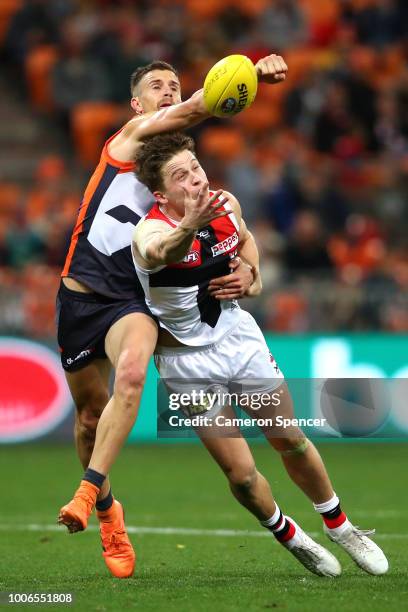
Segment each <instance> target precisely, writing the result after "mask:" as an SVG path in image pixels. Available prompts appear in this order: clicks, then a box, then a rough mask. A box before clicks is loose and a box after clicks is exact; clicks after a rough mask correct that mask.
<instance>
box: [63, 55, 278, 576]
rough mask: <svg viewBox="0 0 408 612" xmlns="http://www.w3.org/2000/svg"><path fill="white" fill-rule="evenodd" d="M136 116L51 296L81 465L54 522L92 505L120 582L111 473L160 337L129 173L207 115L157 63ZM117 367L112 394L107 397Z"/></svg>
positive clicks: (128, 569)
mask: <svg viewBox="0 0 408 612" xmlns="http://www.w3.org/2000/svg"><path fill="white" fill-rule="evenodd" d="M256 69H257V73H258V78H259V81H260V82H262V81H263V82H267V83H275V82H276V83H278V82H280V81H282V80H284V79H285V75H286V71H287V67H286V64H285V62H284V61H283V59H282V58H281V57H280V56H276V55H270V56H267V57H265V58H263V59H261V60H260V61H259V62H258V63H257V65H256ZM131 94H132V99H131V107H132V109H133V111H134V113H135V117H134V118H133V119H131V120H130V121H129V122H128V123H126V125H125V126H124V127H123V128H122V129H121V130H120V131H119V132H117V133H116V134H114V135H113V136H112V137H111V138H110V139H109V140H108V141H107V142H106V143H105V145H104V147H103V150H102V155H101V159H100V162H99V164H98V166H97V168H96V170H95V172H94V174H93V175H92V177H91V179H90V181H89V184H88V186H87V188H86V191H85V194H84V198H83V201H82V203H81V206H80V209H79V214H78V218H77V221H76V224H75V227H74V231H73V234H72V239H71V244H70V246H69V250H68V254H67V258H66V262H65V266H64V269H63V271H62V282H61V286H60V290H59V293H58V297H57V313H58V342H59V346H60V350H61V360H62V365H63V368H64V370H65V372H66V377H67V381H68V385H69V388H70V391H71V394H72V397H73V400H74V403H75V405H76V409H77V410H76V426H75V439H76V446H77V451H78V455H79V458H80V460H81V462H82V465H83V467H84V468H85V470H86V471H85V474H84V477H83V480H82V481H81V485H80V487H79V489H78V490H77V492H76V493H75V495H74V498H73V499H72V500H71V502H69V503H68V504H67V505H66V506H64V507H63V508H61V510H60V515H59V522H60V523H62V524H64V525H66V526H67V527H68V529H69V531H70V532H71V533H73V532H76V531H80V530H83V529H85V528H86V526H87V521H88V517H89V515H90V514H91V512H92V510H93V508H94V505H95V503H96V507H97V514H98V518H99V520H100V530H101V537H102V545H103V549H104V553H103V554H104V558H105V562H106V564H107V566H108V568H109V570H110V571H111V572H112V574H113V575H115V576H117V577H127V576H130V575H131V574H132V573H133V569H134V563H135V555H134V551H133V548H132V545H131V543H130V540H129V538H128V537H127V534H126V531H125V525H124V521H123V510H122V507H121V505H120V503H119V502H118V501H116V500H114V499H113V497H112V493H111V490H110V485H109V480H108V478H107V475H108V472H109V470H110V468H111V466H112V464H113V463H114V461H115V458H116V457H117V455H118V453H119V451H120V449H121V447H122V445H123V443H124V441H125V440H126V437H127V436H128V434H129V431H130V430H131V428H132V426H133V424H134V422H135V419H136V415H137V411H138V406H139V402H140V397H141V393H142V389H143V384H144V380H145V372H146V368H147V364H148V361H149V358H150V356H151V355H152V352H153V350H154V347H155V345H156V339H157V325H156V322H155V320H154V317H152V315H151V313H150V312H149V310H148V308H146V305H145V301H144V297H143V291H142V289H141V287H140V285H139V283H138V281H137V277H136V274H135V270H134V266H133V262H132V256H131V248H130V244H131V236H132V229H133V227H134V226H135V225H136V224H137V222H138V221H139V219H140V217H142V216H143V215H144V214H145V213H146V212H147V211H148V210H149V208H150V206H151V205H152V204H153V197H152V195H151V194H150V193H149V191H148V189H147V188H146V187H145V186H144V185H143V184H141V183H140V182H139V181H138V179H137V178H136V176H135V174H134V168H135V165H134V161H133V160H134V157H135V154H136V152H137V150H138V148H139V146H140V144H141V141H142V140H143V139H145V138H146V137H148V136H152V135H154V134H157V133H161V132H168V131H171V130H178V129H186V128H189V127H191V126H193V125H195V124H197V123H198V122H200V121H203V120H204V119H206V118H207V117H208V116H209V115H208V113H207V111H206V109H205V105H204V102H203V94H202V91H201V90H200V91H198V92H196V93H195V94H193V96H192V97H191V98H189V99H188V100H186V101H185V102H181V92H180V83H179V79H178V76H177V73H176V71H175V69H174V68H173V67H172V66H170V65H169V64H167V63H165V62H161V61H157V62H153V63H151V64H149V65H148V66H144V67H142V68H138V69H137V70H136V72H135V73H134V74H133V75H132V78H131ZM251 282H252V274H251V272H250V270H249V268H248V266H244V265H242V266H240V269H236V270H235V271H234V272H233V273H232V274H231V283H234V287H236V286H237V285H239V286H240V291H236V292H235V293H236V296H237V297H240V296H242V295H243V293H244V292H245V290H246V289H247V288H248V287H249V285H250V283H251ZM112 366H113V368H114V369H115V383H114V390H113V395H112V397H110V393H109V376H110V372H111V368H112Z"/></svg>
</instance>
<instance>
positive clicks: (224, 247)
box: [211, 232, 239, 257]
mask: <svg viewBox="0 0 408 612" xmlns="http://www.w3.org/2000/svg"><path fill="white" fill-rule="evenodd" d="M238 242H239V236H238V234H237V232H234V234H232V236H228V238H225V239H224V240H222V241H221V242H218V243H217V244H215V245H214V246H212V247H211V251H212V254H213V257H216V256H217V255H222V254H223V253H229V251H232V250H233V249H235V247H236V246H237V245H238Z"/></svg>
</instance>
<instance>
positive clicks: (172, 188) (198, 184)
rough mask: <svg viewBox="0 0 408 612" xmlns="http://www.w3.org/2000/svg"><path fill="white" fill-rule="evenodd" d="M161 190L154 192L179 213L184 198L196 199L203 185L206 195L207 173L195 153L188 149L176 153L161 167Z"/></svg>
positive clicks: (182, 211) (181, 209)
mask: <svg viewBox="0 0 408 612" xmlns="http://www.w3.org/2000/svg"><path fill="white" fill-rule="evenodd" d="M162 177H163V187H164V189H163V191H162V192H155V194H154V195H155V196H156V197H157V196H159V197H158V200H159V201H160V198H163V197H164V199H165V201H164V200H163V203H170V204H172V205H173V206H175V207H176V208H177V209H178V210H179V211H180V213H182V214H183V213H184V204H185V201H186V199H188V200H191V199H193V200H196V199H197V198H198V194H199V192H200V190H201V189H202V188H203V187H205V189H206V190H207V195H208V181H207V175H206V174H205V172H204V170H203V169H202V167H201V166H200V163H199V161H198V160H197V158H196V157H195V155H194V154H193V153H192V152H191V151H188V150H185V151H180V153H176V155H174V156H173V157H172V158H171V159H170V160H169V161H168V162H167V163H166V164H165V165H164V166H163V168H162Z"/></svg>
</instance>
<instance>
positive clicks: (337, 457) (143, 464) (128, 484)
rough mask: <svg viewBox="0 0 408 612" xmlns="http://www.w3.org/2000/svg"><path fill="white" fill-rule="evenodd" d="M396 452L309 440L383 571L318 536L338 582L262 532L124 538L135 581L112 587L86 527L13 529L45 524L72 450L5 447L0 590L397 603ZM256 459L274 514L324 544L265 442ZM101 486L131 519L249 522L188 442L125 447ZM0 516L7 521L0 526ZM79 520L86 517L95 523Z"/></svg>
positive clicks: (401, 550)
mask: <svg viewBox="0 0 408 612" xmlns="http://www.w3.org/2000/svg"><path fill="white" fill-rule="evenodd" d="M407 450H408V447H407V446H406V445H402V444H384V445H380V444H367V445H351V444H340V445H338V444H327V445H324V446H322V447H321V451H322V454H323V456H324V458H325V460H326V464H327V467H328V469H329V471H330V473H331V475H332V479H333V481H334V484H335V487H336V491H337V492H338V494H339V495H341V497H342V501H343V506H344V508H345V509H346V510H347V511H348V513H349V515H350V517H351V518H352V520H353V521H354V522H355V523H357V524H359V525H360V526H362V527H372V526H375V527H376V528H377V532H378V534H379V535H380V538H379V539H378V542H379V543H380V544H381V546H382V547H383V548H384V550H385V552H386V554H387V556H388V557H389V560H390V563H391V570H390V572H389V574H388V575H386V576H384V577H381V578H374V577H371V576H368V575H366V574H364V573H363V572H361V571H360V570H359V569H358V568H357V567H356V566H355V565H354V564H353V563H352V562H351V560H350V559H349V558H348V557H347V556H346V555H345V554H343V552H342V551H339V550H338V549H337V548H336V547H335V545H333V544H331V543H329V542H326V544H327V546H328V548H329V549H331V550H332V551H333V552H335V553H336V554H337V556H338V558H339V560H340V561H341V562H342V565H343V576H342V577H341V578H339V579H336V580H328V579H322V578H318V577H315V576H313V575H312V574H310V573H308V572H307V571H306V570H304V569H303V567H302V566H301V565H299V564H298V563H297V562H296V560H294V559H293V558H292V556H291V555H290V554H288V553H287V551H285V550H284V549H283V548H281V547H280V546H279V545H278V544H276V543H275V541H274V539H273V537H259V538H258V537H249V536H247V535H240V536H234V537H227V536H224V537H215V536H211V535H206V536H202V535H194V536H193V535H157V534H143V535H132V536H131V538H132V541H133V542H134V544H135V547H136V549H137V554H138V565H137V571H136V575H135V577H134V578H133V579H130V580H123V581H120V580H116V579H114V578H112V577H111V576H110V575H109V574H108V572H107V570H106V568H105V566H104V564H103V561H102V558H101V554H100V544H99V537H98V534H97V532H95V531H86V532H84V533H80V534H75V535H72V536H70V535H68V534H67V533H66V532H65V531H64V530H63V529H62V528H61V531H60V532H54V531H47V532H31V531H25V530H24V531H23V530H18V529H17V527H20V528H21V527H22V526H23V527H24V526H26V525H28V524H33V523H35V524H44V525H49V524H53V523H55V520H56V515H57V512H58V509H59V507H60V505H62V504H63V503H65V502H66V501H67V500H68V499H69V497H70V495H71V493H72V491H73V490H74V487H75V486H76V484H77V481H78V479H79V477H80V471H79V469H78V465H77V463H76V459H75V454H74V450H73V448H71V447H52V446H41V445H35V446H14V447H3V448H1V449H0V473H1V505H0V509H1V512H0V542H1V545H0V550H1V555H0V591H17V592H21V591H23V592H59V593H65V592H72V593H74V597H75V605H74V606H73V608H74V609H81V610H100V611H103V610H126V609H137V610H143V611H145V610H152V611H155V612H161V611H162V610H163V611H166V612H167V611H168V612H173V611H177V612H189V611H191V612H193V611H194V612H196V611H203V612H204V611H205V612H208V611H211V612H212V611H213V612H223V611H227V610H228V611H233V610H234V611H236V610H238V611H240V610H245V611H251V610H268V609H277V610H279V609H282V610H295V611H298V610H299V611H309V610H313V611H314V610H319V611H320V610H322V611H323V610H324V611H327V610H332V611H333V612H337V611H340V610H346V611H348V610H356V611H359V612H360V610H365V609H367V608H369V609H370V612H372V611H376V610H381V611H383V610H384V608H386V610H387V612H390V611H392V610H401V609H403V608H404V601H405V604H406V602H407V601H408V579H407V572H406V568H407V560H408V552H407V546H408V536H407V533H406V529H405V524H406V519H404V513H405V512H406V508H407V505H408V491H407V487H406V486H404V484H403V482H404V478H405V477H406V458H407ZM254 454H255V457H256V460H257V465H258V469H260V471H262V472H263V473H264V475H265V476H266V477H267V478H268V479H269V481H270V482H271V485H272V487H273V490H274V493H275V496H276V498H277V501H278V502H279V504H280V505H281V507H282V508H283V510H284V511H285V512H287V513H288V514H291V515H292V516H293V517H294V518H295V519H296V520H297V521H298V522H300V523H301V525H302V526H303V527H304V528H305V529H306V530H308V531H310V532H318V533H319V536H318V538H319V541H320V542H322V543H323V542H325V540H324V539H323V537H322V536H321V535H320V530H321V520H320V518H319V517H318V516H317V515H316V514H315V513H314V512H313V510H312V509H311V507H310V504H309V502H308V501H307V500H306V499H305V498H304V497H303V495H302V494H300V493H299V492H298V491H297V489H296V488H295V487H294V485H292V484H291V483H290V482H289V481H288V479H287V477H286V475H285V473H284V471H283V470H282V468H281V466H280V463H279V461H278V458H277V457H276V456H275V455H274V454H273V452H272V451H271V450H269V448H267V447H265V446H263V445H256V446H255V447H254ZM112 481H113V483H114V493H116V494H117V496H118V498H120V499H121V501H123V503H124V505H125V508H126V512H127V517H126V518H127V523H128V524H129V525H135V526H145V527H187V528H200V529H237V530H251V531H254V530H257V529H258V526H257V522H256V521H255V520H254V519H253V518H252V516H251V515H249V514H248V513H247V512H246V511H245V510H244V509H243V508H241V507H240V506H239V505H238V504H237V502H236V501H235V500H234V499H233V498H232V496H231V495H230V493H229V490H228V488H227V486H226V483H225V480H224V477H223V475H222V474H221V473H219V470H218V468H217V467H216V466H215V464H213V463H212V461H211V460H210V458H209V457H208V456H207V454H206V452H205V451H204V449H202V448H201V447H200V446H175V445H161V446H139V447H127V448H126V449H125V450H124V451H123V452H122V454H121V456H120V459H119V460H118V462H117V465H116V466H115V468H114V470H113V472H112ZM6 524H7V525H11V526H14V528H11V529H10V530H8V531H7V530H4V528H3V529H1V525H3V526H4V525H6ZM91 524H92V525H96V523H95V520H94V519H92V521H91ZM259 530H260V531H261V529H260V528H259ZM404 532H405V533H404ZM384 534H394V537H391V538H384ZM401 534H402V537H400V535H401ZM381 536H382V537H381ZM35 607H36V609H48V610H51V609H61V606H58V607H56V606H38V605H37V606H35ZM27 608H28V606H24V607H23V606H12V607H11V606H10V607H9V609H27ZM68 609H69V608H68ZM71 609H72V607H71Z"/></svg>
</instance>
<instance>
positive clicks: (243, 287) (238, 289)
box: [208, 257, 254, 300]
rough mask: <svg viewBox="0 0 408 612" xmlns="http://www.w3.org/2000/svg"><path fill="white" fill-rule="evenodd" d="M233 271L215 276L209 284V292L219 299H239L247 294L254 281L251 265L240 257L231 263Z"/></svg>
mask: <svg viewBox="0 0 408 612" xmlns="http://www.w3.org/2000/svg"><path fill="white" fill-rule="evenodd" d="M229 267H230V269H231V273H230V274H228V275H227V276H220V277H218V278H213V279H212V280H211V281H210V283H209V285H208V292H209V294H210V295H212V296H213V297H215V298H217V300H238V299H239V298H242V297H244V296H245V295H246V293H247V291H248V289H249V288H250V286H251V285H252V283H253V282H254V273H253V272H252V268H251V266H249V265H248V264H246V263H245V262H243V261H242V260H241V259H240V258H239V257H235V258H234V259H231V261H230V263H229Z"/></svg>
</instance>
